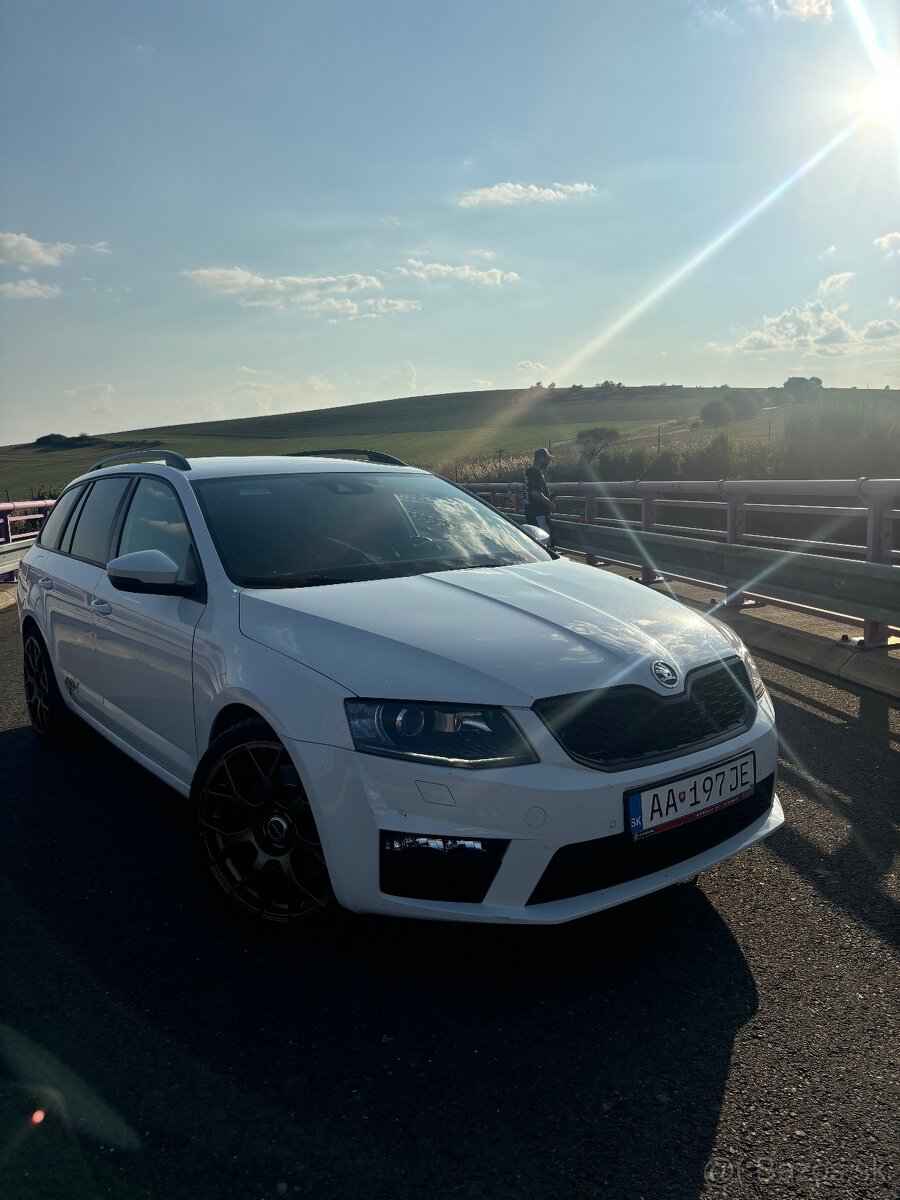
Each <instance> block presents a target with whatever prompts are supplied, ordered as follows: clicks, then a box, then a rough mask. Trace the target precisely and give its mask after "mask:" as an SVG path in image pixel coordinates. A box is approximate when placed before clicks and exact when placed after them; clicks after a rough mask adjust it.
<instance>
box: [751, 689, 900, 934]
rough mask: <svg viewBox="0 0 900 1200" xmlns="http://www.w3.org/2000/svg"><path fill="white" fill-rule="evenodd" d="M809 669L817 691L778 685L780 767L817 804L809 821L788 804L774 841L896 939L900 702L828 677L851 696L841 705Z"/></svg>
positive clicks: (776, 848) (824, 889)
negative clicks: (824, 696)
mask: <svg viewBox="0 0 900 1200" xmlns="http://www.w3.org/2000/svg"><path fill="white" fill-rule="evenodd" d="M804 674H805V675H806V676H808V679H809V682H810V685H811V686H810V687H809V690H804V691H798V690H796V689H793V688H789V687H786V686H785V685H784V684H783V683H778V684H775V685H771V691H772V695H773V699H774V702H775V708H776V718H777V723H778V732H779V739H780V741H781V755H780V764H779V775H780V778H781V779H782V780H784V781H785V782H786V783H787V784H789V785H790V788H791V792H792V794H793V796H794V797H795V802H796V801H797V800H800V801H802V802H803V804H805V805H808V808H807V812H806V814H805V815H804V816H803V817H802V819H801V816H800V814H797V815H796V817H795V815H794V814H792V813H790V812H788V814H787V815H788V820H787V823H786V825H784V826H783V827H782V828H781V829H780V830H778V832H777V833H776V834H775V835H774V836H773V837H772V838H771V839H770V840H769V842H768V848H769V850H770V851H772V852H774V853H775V854H777V855H778V856H779V857H780V858H781V859H782V860H783V861H784V862H785V863H787V864H788V865H789V866H790V867H792V868H793V869H794V870H795V871H797V872H798V873H799V874H800V875H802V876H803V877H804V878H805V879H806V880H807V882H808V883H810V884H811V885H812V886H813V887H814V888H815V890H816V891H817V892H818V893H819V895H820V896H821V897H822V898H823V899H824V900H825V901H826V902H827V903H828V904H830V905H834V906H835V908H837V909H838V910H841V909H843V910H844V911H845V912H847V913H849V914H850V915H851V916H852V917H853V918H854V919H855V920H857V921H859V922H860V923H861V924H863V925H865V926H867V927H868V928H869V929H871V930H872V932H873V933H875V935H876V936H877V937H879V938H880V939H881V940H882V941H884V942H885V943H886V944H887V945H896V944H897V903H896V880H895V877H894V875H893V870H894V864H895V861H896V855H897V849H898V842H897V830H896V799H897V792H898V778H900V755H898V753H897V750H896V749H894V748H893V747H892V744H891V743H892V738H895V737H896V736H897V733H898V732H900V726H898V724H897V721H898V715H900V702H898V701H896V700H892V699H891V698H890V697H888V696H886V695H883V694H881V693H878V692H874V691H870V690H869V689H868V688H860V687H855V686H853V685H852V684H844V683H841V684H840V685H836V684H835V682H834V680H828V683H829V684H830V685H831V687H832V688H835V687H838V688H839V691H840V693H841V696H842V701H843V707H841V708H837V707H835V706H834V705H829V704H827V703H825V702H824V701H822V700H821V698H820V697H819V696H818V695H817V693H816V688H815V683H816V681H817V680H818V679H819V676H818V675H817V673H815V672H805V673H804ZM801 678H802V677H801ZM797 747H804V751H805V753H803V754H802V755H801V754H800V753H799V752H798V750H797ZM816 814H817V815H816ZM804 829H805V830H806V832H804ZM810 835H812V836H810ZM814 837H817V838H818V840H813V838H814Z"/></svg>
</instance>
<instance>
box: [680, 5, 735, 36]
mask: <svg viewBox="0 0 900 1200" xmlns="http://www.w3.org/2000/svg"><path fill="white" fill-rule="evenodd" d="M691 12H692V13H693V15H694V16H695V17H696V18H697V20H698V21H699V22H700V23H701V25H709V26H711V27H712V28H713V29H729V30H739V29H740V28H741V26H740V25H739V24H738V22H737V21H736V20H735V19H734V17H733V16H732V15H731V13H729V12H728V10H727V8H726V7H725V6H724V5H723V4H714V3H712V2H711V0H691Z"/></svg>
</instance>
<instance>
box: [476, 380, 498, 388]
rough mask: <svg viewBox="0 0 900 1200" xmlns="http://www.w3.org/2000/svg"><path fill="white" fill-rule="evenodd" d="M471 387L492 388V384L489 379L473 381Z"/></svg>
mask: <svg viewBox="0 0 900 1200" xmlns="http://www.w3.org/2000/svg"><path fill="white" fill-rule="evenodd" d="M472 386H473V387H477V388H492V387H493V386H494V384H493V381H492V380H490V379H473V380H472Z"/></svg>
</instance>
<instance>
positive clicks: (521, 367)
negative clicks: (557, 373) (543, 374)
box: [516, 358, 547, 371]
mask: <svg viewBox="0 0 900 1200" xmlns="http://www.w3.org/2000/svg"><path fill="white" fill-rule="evenodd" d="M516 370H517V371H546V370H547V368H546V367H545V366H544V364H543V363H539V362H535V361H534V359H532V358H523V359H522V361H521V362H517V363H516Z"/></svg>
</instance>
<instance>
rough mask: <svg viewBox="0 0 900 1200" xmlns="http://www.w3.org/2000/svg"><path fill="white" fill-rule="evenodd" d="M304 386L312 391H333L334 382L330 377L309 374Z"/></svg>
mask: <svg viewBox="0 0 900 1200" xmlns="http://www.w3.org/2000/svg"><path fill="white" fill-rule="evenodd" d="M306 386H307V387H308V388H311V389H312V390H313V391H314V392H333V391H334V384H333V383H332V382H331V380H330V379H326V378H325V376H324V375H309V376H307V379H306Z"/></svg>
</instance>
